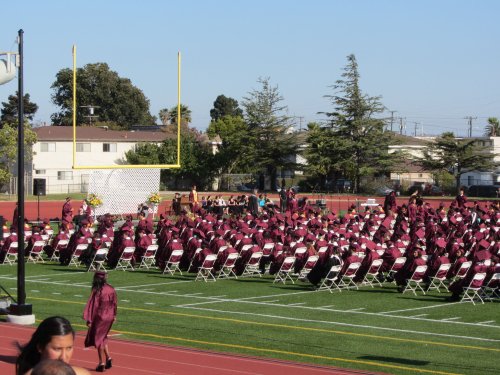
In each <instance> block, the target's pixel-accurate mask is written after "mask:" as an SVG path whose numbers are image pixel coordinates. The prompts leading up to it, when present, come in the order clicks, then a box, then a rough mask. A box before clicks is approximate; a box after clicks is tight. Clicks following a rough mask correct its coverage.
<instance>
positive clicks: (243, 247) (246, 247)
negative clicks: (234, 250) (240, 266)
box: [240, 244, 254, 255]
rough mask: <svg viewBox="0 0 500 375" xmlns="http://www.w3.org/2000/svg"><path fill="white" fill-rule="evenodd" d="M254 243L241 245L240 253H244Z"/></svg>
mask: <svg viewBox="0 0 500 375" xmlns="http://www.w3.org/2000/svg"><path fill="white" fill-rule="evenodd" d="M253 246H254V245H253V244H246V245H243V246H242V247H241V251H240V255H243V254H245V253H246V252H247V251H248V250H250V249H251V248H252V247H253Z"/></svg>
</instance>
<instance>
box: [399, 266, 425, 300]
mask: <svg viewBox="0 0 500 375" xmlns="http://www.w3.org/2000/svg"><path fill="white" fill-rule="evenodd" d="M426 271H427V266H426V265H422V266H417V268H415V271H413V274H412V275H411V277H410V278H409V279H408V282H407V284H406V286H405V288H404V289H403V293H406V291H408V290H411V291H412V292H413V294H415V295H417V289H420V290H421V291H422V293H424V294H425V290H424V288H422V285H423V283H424V276H425V272H426Z"/></svg>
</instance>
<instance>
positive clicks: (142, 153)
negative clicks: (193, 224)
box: [125, 129, 217, 189]
mask: <svg viewBox="0 0 500 375" xmlns="http://www.w3.org/2000/svg"><path fill="white" fill-rule="evenodd" d="M125 156H126V159H127V161H128V162H129V163H131V164H175V163H177V139H175V138H168V139H166V140H165V141H163V142H162V143H161V144H154V143H146V144H143V145H140V146H138V147H137V148H136V150H135V151H128V152H127V153H126V154H125ZM180 165H181V167H180V168H178V169H177V168H176V169H167V170H163V171H162V175H161V179H162V182H163V183H164V184H165V185H168V186H171V187H172V188H175V189H178V188H182V189H184V188H187V187H189V186H190V185H191V184H192V183H195V184H196V185H197V186H199V187H200V189H203V188H206V187H209V186H210V184H211V183H212V182H213V180H214V178H215V175H216V173H217V170H216V169H215V168H214V156H213V154H212V152H211V149H210V146H209V145H208V143H207V142H205V139H204V138H203V137H202V135H201V134H200V133H199V132H197V131H195V130H192V129H189V131H187V132H182V133H181V160H180Z"/></svg>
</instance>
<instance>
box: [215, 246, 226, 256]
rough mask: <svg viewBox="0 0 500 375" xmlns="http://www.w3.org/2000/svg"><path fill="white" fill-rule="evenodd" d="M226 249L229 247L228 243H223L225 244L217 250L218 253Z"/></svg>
mask: <svg viewBox="0 0 500 375" xmlns="http://www.w3.org/2000/svg"><path fill="white" fill-rule="evenodd" d="M226 249H227V245H223V246H221V247H219V250H217V254H220V253H222V252H223V251H224V250H226Z"/></svg>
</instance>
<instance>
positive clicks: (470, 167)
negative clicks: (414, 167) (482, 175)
mask: <svg viewBox="0 0 500 375" xmlns="http://www.w3.org/2000/svg"><path fill="white" fill-rule="evenodd" d="M422 154H423V155H422V157H420V158H417V159H416V162H417V163H418V164H420V165H421V166H422V167H423V168H424V169H425V170H428V171H432V172H437V173H439V172H446V173H449V174H450V175H452V176H453V177H454V178H455V188H456V190H457V192H458V190H459V188H460V177H461V176H462V175H463V174H464V173H467V172H470V171H488V170H493V168H495V167H496V166H497V165H498V163H495V161H494V154H493V153H491V152H488V151H487V150H486V149H485V148H484V147H482V146H479V145H478V144H477V142H476V140H474V139H458V138H455V135H454V134H453V133H451V132H446V133H443V134H442V135H441V136H440V137H438V138H436V139H435V140H434V141H433V142H431V143H430V144H429V145H428V146H427V147H426V148H425V149H424V150H423V152H422Z"/></svg>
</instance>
